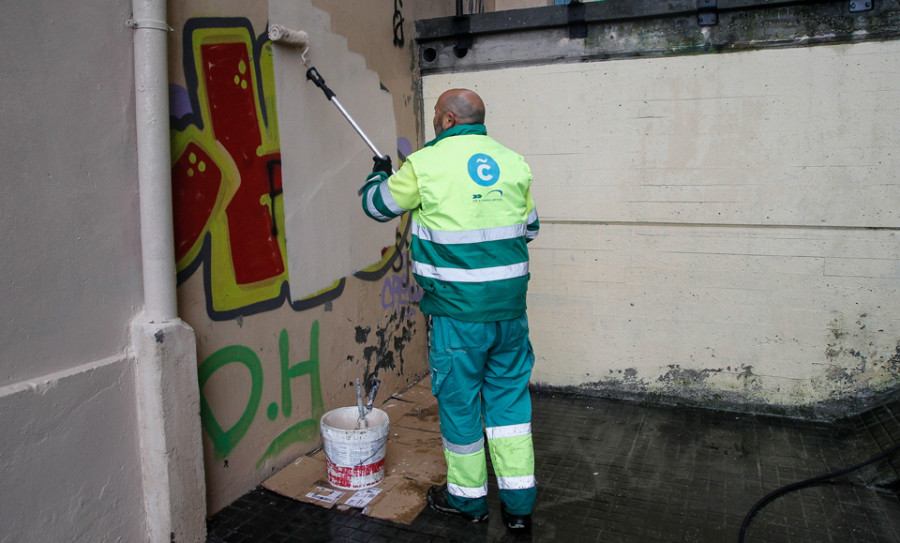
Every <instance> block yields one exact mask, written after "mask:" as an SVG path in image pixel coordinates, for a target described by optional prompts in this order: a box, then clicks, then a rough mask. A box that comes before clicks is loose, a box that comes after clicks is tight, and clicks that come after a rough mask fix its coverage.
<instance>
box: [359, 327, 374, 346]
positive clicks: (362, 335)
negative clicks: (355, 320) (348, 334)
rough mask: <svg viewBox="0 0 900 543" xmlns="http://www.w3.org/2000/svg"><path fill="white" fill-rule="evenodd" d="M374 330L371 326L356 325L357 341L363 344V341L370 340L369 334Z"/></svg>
mask: <svg viewBox="0 0 900 543" xmlns="http://www.w3.org/2000/svg"><path fill="white" fill-rule="evenodd" d="M371 332H372V327H371V326H366V327H365V328H363V327H362V326H357V327H356V343H358V344H359V345H362V344H363V343H365V342H367V341H369V334H370V333H371Z"/></svg>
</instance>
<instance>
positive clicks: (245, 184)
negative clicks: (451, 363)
mask: <svg viewBox="0 0 900 543" xmlns="http://www.w3.org/2000/svg"><path fill="white" fill-rule="evenodd" d="M303 6H305V7H304V8H303V9H304V10H307V9H312V10H313V13H315V16H314V17H310V18H309V19H308V20H307V21H306V25H315V30H316V32H326V33H332V34H333V35H335V36H338V37H340V38H341V39H340V40H337V41H338V42H339V43H340V45H338V46H336V47H324V46H323V44H322V40H319V41H318V42H313V43H311V48H310V58H311V60H312V62H313V63H314V64H315V65H316V66H317V68H319V70H320V72H321V73H322V75H323V76H324V77H325V79H326V81H327V82H328V83H329V84H330V85H335V83H336V82H337V81H341V80H344V78H349V79H348V80H352V79H353V78H354V77H356V78H357V80H358V81H361V82H365V83H361V84H358V85H341V86H340V87H338V86H336V85H335V86H333V90H334V91H335V92H336V93H337V94H338V97H339V98H341V102H342V103H343V104H344V105H345V106H347V107H348V108H349V104H353V103H357V102H360V101H361V102H362V103H366V97H367V96H369V97H371V96H373V94H372V93H375V95H374V96H381V95H382V94H383V92H384V91H383V90H380V89H379V88H378V85H377V81H378V80H380V81H381V84H382V85H383V86H384V88H385V89H387V91H389V92H390V94H391V100H390V101H389V102H388V103H389V104H390V103H391V102H392V103H393V112H391V113H390V114H389V116H390V117H391V118H393V119H396V133H397V142H396V146H395V148H393V149H384V151H386V152H390V153H391V155H392V156H393V157H394V160H395V164H397V163H398V162H397V160H398V154H400V155H402V156H405V155H407V154H409V153H410V152H412V150H413V149H418V148H419V146H420V141H421V137H422V136H421V131H420V128H419V119H420V117H421V116H420V114H419V112H418V102H417V100H416V98H417V89H418V87H417V78H416V75H417V74H416V71H415V62H414V58H415V57H414V52H413V42H412V32H413V30H412V23H413V21H414V20H415V19H416V18H421V17H434V16H446V15H450V14H452V11H453V9H454V6H453V5H452V4H449V3H446V2H438V1H432V2H414V3H409V4H407V5H404V6H402V7H401V6H399V4H396V3H395V2H392V1H388V0H378V1H373V2H365V3H361V2H352V1H349V0H348V1H342V2H335V1H327V2H325V1H322V2H318V1H317V2H313V3H312V5H311V6H310V3H309V2H304V3H303ZM268 8H269V6H268V3H267V2H263V1H257V2H246V1H237V0H235V1H229V2H221V1H215V2H212V1H210V2H206V1H193V2H173V3H171V4H170V13H169V24H170V25H172V26H173V27H174V28H175V32H174V33H172V34H171V36H170V47H169V50H170V77H169V79H170V84H171V85H172V87H171V89H172V100H171V115H172V119H171V123H172V155H173V156H172V164H173V168H172V177H173V188H174V194H175V225H176V232H175V236H176V252H177V267H178V273H179V287H178V298H179V314H180V316H181V317H182V318H183V319H184V320H185V321H186V322H188V323H189V324H190V325H191V327H192V328H193V329H194V330H195V332H196V334H197V350H198V363H199V378H200V385H201V389H200V391H201V402H202V409H203V411H202V415H203V418H202V421H203V440H204V453H205V460H206V484H207V494H208V510H209V513H214V512H215V511H217V510H218V509H220V508H221V507H223V506H225V505H227V504H228V503H230V502H231V501H232V500H234V499H235V498H237V497H238V496H240V495H242V494H243V493H245V492H247V491H248V490H250V489H252V488H253V487H254V486H255V485H257V484H258V483H259V482H261V481H262V480H264V479H265V478H267V477H269V476H270V475H271V474H273V473H274V472H276V471H277V470H278V469H280V468H281V467H283V466H285V465H286V464H288V463H289V462H291V461H293V460H294V459H295V458H296V457H297V456H299V455H301V454H304V453H306V452H309V451H310V450H313V449H315V448H316V447H318V446H319V445H320V444H321V439H320V437H319V435H318V418H319V416H321V415H322V414H323V413H324V412H326V411H327V410H330V409H333V408H335V407H340V406H346V405H354V404H355V403H356V388H355V382H354V381H355V379H357V378H359V379H361V380H362V381H363V383H364V384H365V385H366V387H367V389H368V388H369V387H371V385H372V382H373V379H375V378H378V379H380V380H382V386H381V389H380V392H379V399H380V400H384V399H386V398H387V397H388V396H389V395H390V394H391V393H393V392H396V391H398V390H400V389H402V388H403V387H405V386H407V385H408V384H411V383H412V382H415V381H416V380H418V379H419V378H421V377H422V376H423V375H425V374H426V373H427V360H426V352H425V327H424V320H423V318H422V315H421V314H420V313H419V312H418V310H417V306H416V302H417V301H418V298H419V297H420V293H419V292H418V291H417V288H416V286H415V282H414V281H413V280H412V277H411V275H410V272H409V267H408V258H407V251H406V247H407V244H408V234H407V233H406V229H407V226H408V225H407V224H406V222H400V221H397V222H395V223H394V224H393V227H394V228H391V229H390V230H389V231H388V235H387V236H386V237H385V239H384V240H383V241H382V242H381V244H379V245H378V246H376V247H371V250H372V254H373V257H372V261H370V262H368V264H367V265H368V267H367V269H365V270H363V271H362V272H360V273H357V274H354V275H352V276H347V277H333V278H332V281H333V284H332V285H330V286H329V287H328V288H325V289H323V290H321V291H319V292H318V293H316V294H314V295H312V296H309V297H307V298H304V299H301V300H298V301H293V300H291V297H290V296H289V289H290V281H289V272H290V271H293V272H297V271H298V270H291V269H289V266H288V259H287V254H286V250H285V239H286V236H313V237H316V238H318V239H319V240H320V242H321V244H322V245H326V246H327V245H328V244H334V243H337V241H336V240H337V239H338V231H339V230H340V228H341V227H342V226H343V224H344V222H345V220H344V219H343V218H342V217H341V216H340V214H339V213H333V214H332V216H331V217H330V219H329V221H322V222H321V223H319V224H316V225H313V226H314V227H313V228H310V229H308V231H302V232H293V231H286V230H285V225H284V222H283V221H284V203H283V199H284V191H286V190H289V189H290V187H288V186H284V187H283V186H282V184H281V172H280V167H281V152H282V147H283V146H282V145H281V140H280V132H279V130H278V125H277V123H276V122H274V121H275V120H276V119H277V117H276V116H275V115H276V112H277V108H278V106H279V104H277V100H276V97H275V77H276V75H275V74H274V72H273V63H272V49H271V46H270V45H268V43H267V38H266V36H265V33H266V24H267V18H268V14H269V9H268ZM307 30H312V26H310V28H307ZM317 45H318V48H317ZM348 55H354V56H357V57H360V58H361V59H362V62H358V65H359V66H360V70H368V71H369V73H365V72H363V71H360V72H359V73H357V74H346V73H342V74H335V75H331V74H332V73H333V72H329V71H328V66H329V64H331V63H333V62H338V61H343V60H344V57H346V56H348ZM355 62H356V61H355ZM216 63H219V64H218V65H227V66H232V67H233V68H232V69H231V71H228V72H227V73H224V75H223V74H221V73H220V74H217V73H214V72H213V71H212V70H209V69H208V68H209V67H210V66H213V65H214V64H216ZM372 72H374V73H376V74H377V77H375V78H373V77H372ZM337 75H340V77H337ZM373 79H374V81H375V82H376V84H375V85H374V88H373V85H370V84H368V83H370V82H371V81H372V80H373ZM243 83H246V85H245V87H244V88H243V89H242V91H241V92H231V90H232V89H236V88H237V87H240V86H241V85H242V84H243ZM305 84H306V85H308V88H305V89H303V90H305V91H306V92H308V93H313V95H314V97H315V99H316V100H317V101H314V102H313V105H314V106H315V107H317V108H321V111H322V112H324V113H325V114H327V115H330V116H331V117H330V118H331V119H332V120H331V122H327V123H326V122H320V123H315V124H314V125H312V124H311V125H310V126H308V127H304V129H303V132H304V133H305V134H306V136H305V137H308V138H320V139H322V140H326V141H328V140H330V139H334V138H335V137H337V136H338V135H340V134H345V133H346V132H347V131H352V128H351V127H350V125H349V124H348V123H347V122H346V121H345V120H344V119H343V118H342V117H341V116H340V114H339V113H338V112H337V111H336V110H334V106H333V105H332V104H330V103H329V102H328V101H327V100H326V99H325V97H324V95H322V94H321V92H320V91H319V90H318V89H316V88H315V87H314V86H313V85H312V83H305ZM370 101H371V100H370ZM288 106H289V104H288V105H287V106H284V107H288ZM350 113H351V115H352V114H353V113H354V111H352V110H351V111H350ZM248 123H249V124H248ZM362 128H363V129H364V130H366V128H367V127H365V126H363V127H362ZM354 141H356V140H354ZM357 143H358V145H359V146H361V147H362V148H365V144H364V143H363V141H362V140H361V139H359V140H358V142H357ZM293 144H296V142H293ZM248 157H249V159H248ZM345 159H346V156H345V151H344V150H343V149H341V148H340V147H331V148H327V149H326V151H324V152H323V153H322V154H321V156H319V157H318V160H317V162H316V163H314V164H308V165H307V166H308V168H309V175H313V176H314V175H315V173H316V172H317V171H319V170H321V171H323V172H324V171H327V170H329V169H333V168H335V167H336V166H338V165H340V164H343V162H344V160H345ZM370 168H371V161H368V163H367V164H364V165H363V166H361V167H360V171H358V172H357V173H356V174H354V175H353V177H352V178H350V179H345V180H342V181H341V183H343V185H344V187H345V188H346V190H345V191H344V195H345V197H346V198H347V199H348V200H352V201H354V202H356V201H357V198H358V197H357V195H356V190H357V189H358V188H359V186H360V185H361V184H362V182H363V181H364V178H365V176H366V174H368V172H369V171H370ZM358 206H359V204H358V203H356V204H354V205H353V206H352V208H353V210H354V211H358V212H359V213H362V211H361V209H360V208H359V207H358ZM330 221H334V223H333V224H332V223H331V222H330ZM248 232H256V234H250V235H247V233H248ZM297 257H298V255H291V261H292V262H293V261H294V259H295V258H297ZM304 257H306V258H308V259H310V260H309V265H310V266H311V267H312V265H314V264H315V262H314V261H313V260H312V259H314V258H318V257H316V256H314V255H299V260H300V262H301V265H302V263H303V258H304ZM302 271H303V270H302V269H301V270H299V272H300V273H302Z"/></svg>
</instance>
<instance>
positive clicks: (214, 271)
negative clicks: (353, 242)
mask: <svg viewBox="0 0 900 543" xmlns="http://www.w3.org/2000/svg"><path fill="white" fill-rule="evenodd" d="M184 75H185V81H186V83H187V84H186V87H184V88H182V87H178V86H173V87H171V88H170V103H171V109H170V111H171V119H170V121H171V126H172V193H173V194H172V196H173V201H174V202H173V205H174V225H175V248H176V249H175V250H176V262H177V269H178V279H179V283H181V282H184V281H185V280H187V278H189V277H190V276H192V275H193V274H194V273H195V272H197V270H198V269H201V268H202V270H203V284H204V290H205V294H206V306H207V307H206V308H207V313H208V315H209V317H210V318H211V319H212V320H228V319H233V318H235V317H239V316H246V315H251V314H255V313H260V312H265V311H271V310H273V309H276V308H278V307H281V306H282V305H284V304H285V303H287V304H289V305H290V306H291V307H292V308H293V309H294V310H296V311H302V310H305V309H309V308H311V307H316V306H319V305H322V304H324V303H326V302H329V301H331V300H334V299H336V298H337V297H339V296H340V295H341V293H342V292H343V289H344V285H345V281H346V279H345V278H340V279H337V280H336V281H335V283H334V284H333V285H332V286H330V287H328V288H326V289H324V290H322V291H320V292H318V293H315V294H313V295H311V296H309V297H307V298H304V299H301V300H297V301H293V300H292V299H291V296H290V285H289V282H288V271H287V256H286V249H285V234H284V213H283V209H284V208H283V198H282V185H281V154H280V148H279V136H278V120H277V116H276V115H274V111H275V78H274V64H273V55H272V47H271V43H270V42H269V41H268V38H267V37H266V34H265V32H264V33H262V34H260V35H258V36H257V35H255V34H254V32H253V28H252V25H251V24H250V22H249V20H247V19H244V18H194V19H190V20H189V21H188V22H187V23H185V28H184ZM407 230H408V218H404V219H403V221H402V222H401V225H400V231H401V232H403V234H402V235H404V236H405V235H406V231H407ZM395 249H396V247H391V248H389V250H388V251H386V252H385V253H384V254H383V255H382V260H381V261H380V262H377V263H375V264H374V265H373V266H371V267H370V268H368V269H366V270H363V271H362V272H360V273H359V274H356V277H358V278H360V279H363V280H370V281H372V280H378V279H381V278H382V277H384V275H385V274H386V273H387V272H388V270H389V269H390V267H391V265H392V263H393V262H394V260H395V259H398V258H400V255H399V252H398V251H397V250H395Z"/></svg>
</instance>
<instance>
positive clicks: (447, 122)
mask: <svg viewBox="0 0 900 543" xmlns="http://www.w3.org/2000/svg"><path fill="white" fill-rule="evenodd" d="M441 126H442V127H443V129H444V130H447V129H448V128H453V127H454V126H456V115H454V114H453V112H452V111H448V112H447V113H444V119H443V121H442V123H441Z"/></svg>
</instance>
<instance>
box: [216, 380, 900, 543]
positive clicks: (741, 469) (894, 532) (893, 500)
mask: <svg viewBox="0 0 900 543" xmlns="http://www.w3.org/2000/svg"><path fill="white" fill-rule="evenodd" d="M532 398H533V406H534V407H533V410H534V414H533V435H534V445H535V456H536V470H535V471H536V477H537V480H538V495H537V505H536V511H535V514H534V529H533V533H532V535H531V537H529V538H521V537H518V538H517V537H513V536H512V535H510V534H508V533H507V532H506V531H505V529H504V527H503V526H502V524H501V522H500V504H499V501H498V499H497V486H496V480H495V479H494V477H493V474H492V472H491V471H490V468H489V474H490V475H489V505H490V519H489V521H488V522H487V523H486V524H471V523H468V522H465V521H463V520H462V519H458V518H456V517H449V516H446V515H442V514H440V513H436V512H433V511H431V510H430V509H428V508H426V509H425V510H424V511H423V512H422V513H421V514H420V515H419V516H418V517H417V518H416V520H415V521H414V522H413V523H412V524H411V525H403V524H396V523H392V522H388V521H384V520H378V519H373V518H369V517H366V516H363V515H361V514H360V513H359V511H357V510H349V511H339V510H336V509H334V510H328V509H324V508H321V507H318V506H315V505H308V504H304V503H300V502H297V501H294V500H291V499H289V498H285V497H282V496H279V495H277V494H274V493H272V492H269V491H268V490H265V489H263V488H257V489H255V490H253V491H251V492H249V493H247V494H246V495H244V496H242V497H241V498H240V499H238V500H236V501H235V502H234V503H233V504H231V505H229V506H228V507H226V508H224V509H223V510H221V511H220V512H218V513H217V514H216V515H214V516H213V517H212V518H210V519H209V522H208V529H209V536H208V542H209V543H224V542H227V543H240V542H253V543H267V542H287V541H303V542H310V543H314V542H326V541H338V542H390V543H401V542H416V543H420V542H495V541H496V542H506V541H510V542H511V541H523V540H524V541H533V542H557V541H558V542H564V543H578V542H598V543H599V542H616V541H619V542H641V543H649V542H713V543H720V542H738V541H739V540H740V537H741V535H742V533H743V535H744V536H745V539H744V541H746V542H747V543H751V542H767V543H771V542H791V543H794V542H805V541H809V542H816V543H818V542H841V543H845V542H900V496H898V491H900V484H898V469H900V453H897V452H895V453H890V454H888V455H887V456H886V457H884V458H882V459H880V460H878V461H876V462H873V463H871V464H869V465H867V466H865V467H862V468H861V469H858V470H855V471H853V472H851V473H847V474H845V475H842V476H840V477H837V478H835V479H832V480H823V481H819V482H818V484H813V485H810V486H803V487H800V488H798V489H796V490H792V491H790V492H787V493H785V494H783V495H780V496H778V497H776V498H774V499H773V500H772V501H771V502H769V503H768V504H766V505H765V506H764V507H763V508H762V509H761V510H759V512H757V513H756V514H755V515H754V516H753V518H752V521H751V522H750V524H749V526H746V527H745V529H744V530H742V525H743V524H744V523H745V519H746V517H747V515H748V513H749V512H750V511H751V509H752V508H753V507H754V505H755V504H757V503H759V502H760V500H761V499H762V498H763V497H764V496H766V495H768V494H770V493H773V492H774V491H776V490H778V489H784V488H785V487H787V486H788V485H792V484H794V483H798V482H802V481H806V480H809V479H811V478H817V477H819V476H823V475H826V474H832V473H835V472H839V471H842V470H845V469H847V468H849V467H853V466H856V465H858V464H861V463H863V462H864V461H866V460H868V459H871V458H873V457H876V456H879V455H883V454H885V453H886V452H889V451H892V450H896V449H895V448H896V447H897V446H898V444H900V401H894V402H891V403H888V404H886V405H882V406H880V407H878V408H875V409H872V410H870V411H868V412H866V413H864V414H862V415H857V416H854V417H850V418H847V419H845V420H841V421H838V422H835V423H821V422H809V421H799V420H792V419H783V418H775V417H767V416H755V415H748V414H735V413H727V412H721V411H711V410H703V409H693V408H677V407H659V406H645V405H639V404H636V403H629V402H623V401H617V400H607V399H600V398H596V397H590V396H581V395H570V394H561V393H553V392H547V391H535V392H533V393H532Z"/></svg>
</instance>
